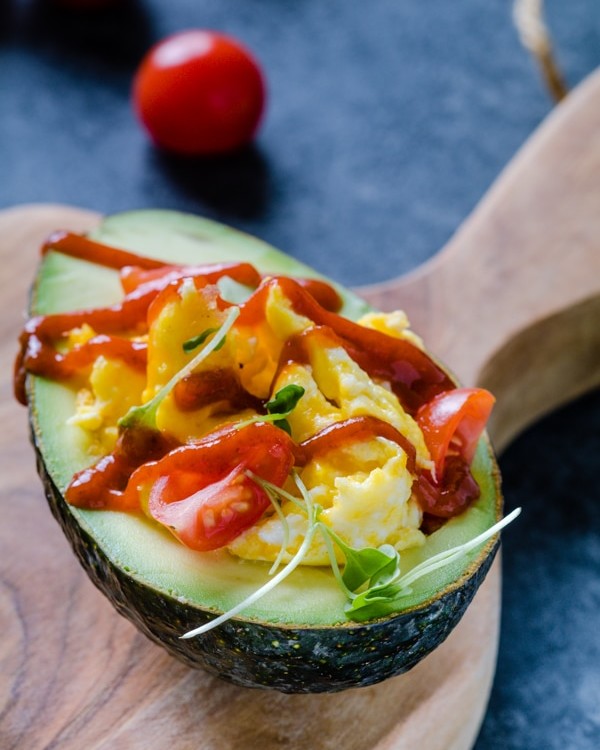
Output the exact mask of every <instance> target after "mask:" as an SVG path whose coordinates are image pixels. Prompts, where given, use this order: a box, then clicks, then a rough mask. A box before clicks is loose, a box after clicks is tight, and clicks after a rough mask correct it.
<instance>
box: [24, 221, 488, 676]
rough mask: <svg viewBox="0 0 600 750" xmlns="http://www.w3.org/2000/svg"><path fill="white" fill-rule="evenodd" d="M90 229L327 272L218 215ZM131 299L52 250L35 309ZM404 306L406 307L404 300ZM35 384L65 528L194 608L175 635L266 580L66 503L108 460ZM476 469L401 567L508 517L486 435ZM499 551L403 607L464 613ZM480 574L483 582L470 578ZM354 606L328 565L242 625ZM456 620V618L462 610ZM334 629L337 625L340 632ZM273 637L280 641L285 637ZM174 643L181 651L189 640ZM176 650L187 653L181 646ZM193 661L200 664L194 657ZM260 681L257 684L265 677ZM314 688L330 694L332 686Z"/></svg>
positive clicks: (348, 311) (153, 590)
mask: <svg viewBox="0 0 600 750" xmlns="http://www.w3.org/2000/svg"><path fill="white" fill-rule="evenodd" d="M90 235H91V237H92V238H94V239H97V240H99V241H101V242H104V243H106V244H109V245H113V246H115V247H118V248H122V249H126V250H130V251H133V252H136V253H139V254H141V255H146V256H149V257H155V258H159V259H162V260H165V261H167V262H171V263H173V262H175V263H184V264H186V263H187V264H194V263H195V264H197V263H206V262H223V261H238V260H239V261H248V262H250V263H253V264H254V265H255V266H256V267H257V268H258V269H259V270H260V271H261V272H263V273H265V272H267V273H268V272H271V273H281V274H286V275H290V276H294V275H296V276H319V274H317V273H316V272H315V271H313V270H311V269H309V268H308V267H306V266H304V265H302V264H301V263H299V262H298V261H296V260H294V259H293V258H290V257H288V256H286V255H284V254H283V253H280V252H279V251H277V250H275V249H273V248H271V247H270V246H268V245H267V244H265V243H263V242H261V241H259V240H257V239H255V238H252V237H250V236H247V235H244V234H241V233H239V232H237V231H235V230H232V229H229V228H227V227H224V226H222V225H220V224H216V223H214V222H210V221H207V220H204V219H200V218H197V217H193V216H188V215H183V214H179V213H176V212H170V211H137V212H131V213H124V214H119V215H115V216H112V217H109V218H107V219H105V220H104V222H103V223H102V224H101V225H100V226H99V227H98V228H97V229H96V230H94V231H93V232H91V233H90ZM336 288H337V289H338V291H340V293H341V294H342V296H343V299H344V309H343V311H342V312H343V314H344V315H346V316H347V317H349V318H352V319H357V318H359V317H360V316H361V315H362V314H364V313H365V312H366V311H367V310H368V309H369V308H368V306H367V305H366V303H365V302H363V301H362V300H360V299H359V298H358V297H356V296H355V295H354V294H352V293H351V292H348V291H347V290H344V289H341V288H340V287H339V286H337V285H336ZM238 291H239V290H238ZM121 297H122V292H121V288H120V284H119V279H118V274H117V272H116V271H113V270H110V269H106V268H102V267H99V266H97V265H94V264H90V263H88V262H85V261H81V260H77V259H74V258H71V257H68V256H65V255H62V254H60V253H57V252H50V253H48V254H47V255H46V256H45V257H44V259H43V261H42V263H41V266H40V269H39V272H38V275H37V279H36V282H35V285H34V288H33V294H32V303H31V313H32V314H36V315H40V314H48V313H56V312H66V311H71V310H77V309H87V308H90V307H96V306H106V305H110V304H112V303H114V302H117V301H118V300H119V299H121ZM398 302H399V306H401V300H399V301H398ZM29 390H30V396H31V398H30V409H31V418H32V428H33V435H34V441H35V444H36V447H37V449H38V451H39V453H40V454H41V459H42V462H43V463H42V468H43V471H42V473H43V474H44V473H47V474H48V475H49V477H50V479H51V481H52V483H53V485H55V488H54V490H53V494H54V496H55V498H56V496H58V498H59V502H61V509H60V511H59V513H57V515H61V516H62V519H61V523H63V525H65V524H67V525H69V526H70V527H76V528H77V529H79V530H80V531H75V532H73V531H72V529H71V532H70V533H71V535H72V533H75V534H76V535H77V534H81V536H82V537H83V538H85V539H88V538H90V539H91V540H93V546H94V549H97V550H98V551H99V552H98V554H99V555H100V556H101V558H102V560H103V561H107V562H106V564H107V565H109V566H113V567H114V569H115V570H117V571H118V572H119V575H123V576H125V577H126V579H127V580H128V581H131V582H132V585H134V586H135V590H136V592H138V593H139V591H142V592H143V594H142V595H143V596H146V597H148V598H151V597H153V596H154V597H156V598H157V600H158V599H160V601H161V602H162V601H163V600H164V601H171V602H174V603H176V608H177V607H179V609H181V607H183V608H184V609H185V613H186V617H185V618H184V619H185V620H186V625H185V627H184V625H183V624H182V625H181V629H179V630H178V628H177V622H180V621H181V617H179V619H178V620H177V622H176V621H175V617H174V621H173V622H165V623H164V626H165V627H173V628H174V629H175V636H174V637H176V636H177V635H181V634H183V632H185V630H186V629H187V628H188V627H193V626H194V625H195V624H196V623H195V615H194V612H195V611H197V612H198V623H197V624H202V622H204V621H205V620H206V619H207V616H206V612H209V613H220V612H223V611H226V610H227V609H229V608H231V607H233V606H235V605H236V604H238V603H239V602H240V601H241V600H243V599H245V598H246V597H247V596H248V595H249V594H251V593H252V592H254V591H255V590H256V589H258V588H259V587H260V586H262V585H263V584H264V583H265V582H266V581H267V580H268V570H269V567H270V565H269V564H266V563H257V562H249V561H244V560H240V559H237V558H235V557H233V556H231V555H230V554H229V553H227V552H225V551H217V552H211V553H199V552H194V551H192V550H190V549H187V548H186V547H184V546H183V545H181V544H180V543H179V542H178V541H177V540H175V538H174V537H172V536H171V535H170V534H169V533H168V532H167V531H165V530H164V529H162V528H159V526H158V525H156V524H154V523H153V522H152V521H150V520H148V519H146V518H144V517H142V516H138V515H130V514H123V513H116V512H109V511H84V510H78V509H76V508H72V507H70V506H67V505H66V504H65V503H64V500H62V501H61V499H60V493H63V492H64V490H65V488H66V487H67V485H68V483H69V481H70V480H71V478H72V476H73V474H74V473H75V472H76V471H78V470H80V469H82V468H84V467H85V466H88V465H90V464H92V463H94V462H95V461H96V460H97V458H98V457H97V456H93V455H90V453H89V452H88V445H87V444H86V438H85V435H84V433H83V431H82V430H80V428H78V427H76V426H71V425H69V424H68V419H69V417H70V416H71V415H72V414H73V413H74V412H75V392H74V390H73V389H71V388H69V387H67V386H64V385H61V384H60V383H56V382H52V381H49V380H45V379H43V378H30V382H29ZM473 473H474V476H475V478H476V479H477V481H478V483H479V485H480V487H481V497H480V499H479V501H478V502H477V503H476V504H475V505H473V506H472V507H471V508H470V509H469V510H468V511H467V512H465V513H464V514H462V516H460V517H458V518H455V519H452V520H451V521H449V522H448V523H446V524H445V525H444V526H443V527H442V528H441V529H439V530H438V531H436V532H435V533H433V534H431V535H430V536H429V537H428V540H427V542H426V544H425V545H424V546H423V547H421V548H419V549H415V550H412V551H408V552H404V553H402V556H401V562H402V571H403V572H406V571H408V570H409V569H410V568H412V567H413V566H414V565H416V564H418V563H419V562H421V561H423V560H424V559H426V558H427V557H429V556H431V555H433V554H435V553H437V552H440V551H442V550H445V549H449V548H450V547H453V546H456V545H458V544H461V543H463V542H465V541H467V540H469V539H471V538H473V537H475V536H477V535H478V534H480V533H481V532H483V531H485V530H486V529H488V528H489V527H490V526H492V525H493V524H494V523H495V522H496V521H497V520H498V517H499V514H500V512H501V500H500V492H499V486H498V474H497V469H496V465H495V461H494V458H493V454H492V451H491V449H490V446H489V443H488V441H487V439H482V440H481V442H480V445H479V448H478V451H477V455H476V458H475V462H474V465H473ZM56 489H58V491H59V492H58V493H57V492H56ZM50 494H52V493H50ZM55 513H56V510H55ZM65 519H66V520H65ZM72 521H74V522H75V524H73V523H72ZM86 544H87V542H86ZM493 548H494V542H489V543H488V544H487V545H486V546H485V547H484V548H482V549H480V550H478V551H475V552H473V553H471V554H470V555H469V556H468V557H467V558H465V559H463V560H462V561H459V562H456V563H454V564H453V565H450V566H448V567H446V568H442V569H439V570H437V571H436V572H435V573H432V574H430V575H428V576H427V577H425V578H422V579H421V580H419V581H418V582H417V583H416V584H415V585H414V586H413V591H412V593H411V594H410V595H409V596H407V597H406V598H405V601H404V607H403V610H402V611H403V613H410V612H417V611H419V612H422V611H424V612H425V613H427V611H428V608H435V607H436V606H438V609H439V606H443V603H444V601H446V599H444V597H447V596H448V595H449V594H451V595H452V596H458V595H460V596H461V597H462V599H465V601H466V603H464V605H463V604H461V606H462V610H464V608H465V607H466V604H467V603H468V601H469V600H470V598H471V596H472V595H473V593H474V590H475V589H476V587H477V585H478V583H479V582H480V580H481V579H482V577H483V574H480V573H481V571H482V570H483V569H484V568H485V569H487V567H488V565H489V558H490V552H491V551H492V549H493ZM80 556H81V555H80ZM103 564H105V563H103ZM483 572H485V571H484V570H483ZM474 580H476V583H475V584H473V583H472V581H474ZM99 585H100V584H99ZM101 587H103V586H101ZM465 588H466V589H469V588H471V589H472V591H467V594H464V592H463V591H461V589H465ZM137 595H138V594H136V596H137ZM111 598H112V597H111ZM462 599H461V601H462ZM453 601H454V600H453ZM440 602H441V605H440ZM344 604H345V598H344V595H343V594H342V592H341V591H340V589H339V587H338V585H337V583H336V581H335V579H334V577H333V574H332V573H331V571H330V569H329V568H313V567H307V566H304V567H303V566H301V567H300V568H298V569H297V570H296V571H294V573H293V574H292V575H291V576H290V577H289V578H287V579H286V580H285V581H284V582H283V583H281V584H280V585H279V586H278V587H276V588H275V589H274V590H273V591H272V592H270V593H269V594H268V595H266V596H265V597H264V598H262V599H261V600H260V601H258V602H256V603H255V604H254V605H253V606H252V607H249V608H248V609H247V610H246V611H244V612H243V613H242V615H241V616H239V617H238V618H236V620H235V622H238V623H241V624H244V626H251V624H252V623H262V624H273V625H275V626H277V627H279V628H284V629H291V630H290V631H289V632H296V631H295V630H293V629H294V628H296V629H299V630H303V629H304V630H305V631H310V632H311V633H313V635H314V633H315V628H316V629H317V631H316V632H321V631H322V629H323V626H325V629H327V626H335V625H338V626H339V625H341V626H343V628H344V629H351V628H354V629H360V628H361V627H362V626H359V625H357V624H356V623H350V622H349V621H348V619H347V617H346V615H345V613H344ZM180 605H181V607H180ZM449 606H450V605H449ZM452 606H455V603H454V604H452ZM118 608H119V609H120V610H123V609H124V608H126V606H125V607H124V606H123V604H122V603H121V606H119V607H118ZM462 610H461V614H462ZM161 612H162V614H161V616H162V617H164V618H165V619H167V620H168V619H169V611H168V609H162V610H161ZM436 617H437V615H436ZM452 617H453V619H454V620H456V619H457V617H455V616H454V614H453V615H452ZM132 619H133V618H132ZM387 619H393V618H387ZM225 627H226V626H225ZM436 627H437V626H436ZM142 629H144V628H142ZM149 629H150V630H151V631H152V632H151V633H149V634H150V635H151V637H153V638H155V639H156V640H161V637H160V629H161V623H160V622H159V623H158V624H156V623H155V627H151V628H149ZM319 629H321V630H319ZM335 630H336V631H338V630H339V628H335ZM447 630H448V628H445V629H444V632H443V633H441V634H440V635H439V637H438V636H436V637H434V638H433V641H432V644H430V645H429V646H428V647H427V649H428V650H431V648H432V647H435V645H437V642H439V641H441V640H442V639H443V638H444V637H445V635H446V631H447ZM278 632H281V631H280V630H279V631H278ZM330 632H331V631H330ZM157 633H158V636H157ZM180 643H191V642H187V641H186V642H180ZM270 643H277V644H278V645H279V642H278V641H270ZM163 645H164V644H163ZM294 647H295V646H294ZM175 650H178V651H179V650H180V649H179V646H177V647H176V649H175ZM178 655H179V656H180V657H181V653H179V654H178ZM183 658H184V660H188V661H190V660H189V659H187V657H186V655H185V654H184V656H183ZM203 658H204V657H203ZM191 661H193V660H191ZM195 666H197V664H195ZM201 666H206V664H204V663H203V664H201ZM409 666H410V665H409ZM209 668H212V669H213V671H216V672H217V673H219V674H221V675H222V676H225V677H227V678H229V679H233V680H234V681H236V682H239V683H240V684H254V680H253V679H247V678H246V677H240V678H239V679H238V678H237V677H236V675H235V674H234V673H233V672H234V671H235V670H234V669H233V668H232V669H233V671H232V670H229V672H228V670H227V669H226V668H222V667H221V666H219V665H217V666H216V667H214V665H213V666H212V667H211V665H209ZM405 668H408V666H402V668H401V669H398V668H397V666H396V667H394V669H395V671H396V672H398V671H403V670H404V669H405ZM383 676H387V675H383ZM302 679H303V680H304V679H305V677H303V678H302ZM269 680H270V678H269V677H268V676H267V677H265V678H264V680H262V684H271V683H270V682H269ZM352 680H353V682H352ZM352 680H350V682H348V681H346V682H340V685H339V686H337V687H336V686H335V685H334V686H333V687H332V688H331V689H340V686H342V687H345V686H348V684H368V683H369V682H373V681H377V680H376V679H372V678H371V677H369V678H368V679H367V680H366V681H365V680H362V679H354V678H352ZM260 682H261V680H260V679H259V680H258V683H260ZM292 683H293V680H292V681H291V683H290V682H289V680H288V678H287V677H282V678H281V680H280V682H279V683H277V684H276V685H275V686H276V687H278V688H279V689H282V690H307V691H308V690H311V689H313V688H311V687H308V688H306V687H298V685H294V684H292ZM290 685H291V686H290ZM315 689H323V690H324V689H329V687H328V686H325V687H323V686H321V687H319V688H315Z"/></svg>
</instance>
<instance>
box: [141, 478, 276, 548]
mask: <svg viewBox="0 0 600 750" xmlns="http://www.w3.org/2000/svg"><path fill="white" fill-rule="evenodd" d="M188 479H189V477H188ZM196 485H197V483H196ZM180 492H181V482H180V478H178V477H177V476H171V477H161V478H160V479H159V480H158V481H157V482H156V483H155V484H154V485H153V487H152V489H151V490H150V498H149V501H148V511H149V513H150V515H151V516H152V517H153V518H154V519H155V520H156V521H159V522H160V523H162V524H163V525H164V526H166V527H167V528H168V529H169V530H170V531H171V533H172V534H173V535H174V536H175V537H177V539H179V541H180V542H182V543H183V544H185V545H186V547H191V549H195V550H200V551H207V550H214V549H219V547H224V546H225V545H226V544H228V543H229V542H231V541H232V540H233V539H235V538H236V536H238V535H239V534H241V533H242V532H243V531H245V530H246V529H248V528H250V526H253V525H254V524H255V523H256V522H257V521H258V519H259V518H260V517H261V516H262V514H263V513H264V511H265V510H266V509H267V507H268V506H269V498H268V497H267V494H266V492H265V491H264V490H263V489H262V488H261V487H259V485H258V484H256V482H254V481H252V479H250V478H249V477H247V476H246V475H245V474H244V467H242V466H238V467H236V468H235V469H232V471H230V472H229V474H228V475H227V476H226V477H224V478H223V479H221V480H219V481H217V482H213V483H212V484H208V485H206V486H205V487H201V488H200V489H197V490H196V491H195V492H192V494H190V495H187V496H184V497H183V499H181V500H177V499H173V498H177V497H178V496H179V495H180Z"/></svg>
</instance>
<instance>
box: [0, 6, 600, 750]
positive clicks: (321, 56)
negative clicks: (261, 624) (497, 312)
mask: <svg viewBox="0 0 600 750" xmlns="http://www.w3.org/2000/svg"><path fill="white" fill-rule="evenodd" d="M88 2H89V0H88ZM67 4H70V5H73V6H75V7H65V5H67ZM84 5H85V0H70V2H69V3H67V0H63V2H62V4H61V3H59V0H55V1H54V2H53V1H52V0H0V169H1V175H0V207H8V206H12V205H16V204H21V203H30V202H53V203H68V204H73V205H77V206H81V207H85V208H91V209H95V210H97V211H100V212H103V213H113V212H117V211H122V210H128V209H132V208H142V207H143V208H146V207H162V208H175V209H179V210H184V211H191V212H195V213H199V214H202V215H205V216H208V217H210V218H214V219H217V220H219V221H222V222H225V223H227V224H231V225H233V226H235V227H237V228H240V229H243V230H246V231H249V232H251V233H253V234H256V235H258V236H260V237H262V238H263V239H265V240H267V241H268V242H270V243H272V244H273V245H275V246H276V247H279V248H280V249H282V250H284V251H285V252H287V253H289V254H291V255H294V256H296V257H298V258H300V259H302V260H303V261H306V262H307V263H309V264H311V265H313V266H315V267H316V268H318V269H319V270H320V271H322V272H324V273H326V274H328V275H330V276H333V277H335V278H336V279H338V280H339V281H341V282H343V283H345V284H347V285H358V284H366V283H372V282H376V281H380V280H383V279H387V278H390V277H391V276H395V275H397V274H400V273H403V272H405V271H408V270H410V269H412V268H414V267H416V266H417V265H419V264H420V263H422V262H423V261H425V260H426V259H427V258H429V257H431V256H432V255H433V254H434V253H435V252H436V251H437V250H438V249H439V248H441V247H442V246H443V245H444V244H445V242H446V241H447V240H448V239H449V237H450V236H451V235H452V233H453V232H454V231H455V230H456V228H457V227H458V226H459V224H460V223H461V222H462V221H463V220H464V219H465V217H466V216H467V215H468V214H469V213H470V211H471V210H472V209H473V207H474V206H475V205H476V203H477V202H478V200H479V199H480V198H481V197H482V195H483V194H484V193H485V191H486V190H487V188H488V187H489V186H490V184H491V183H492V182H493V180H494V179H495V178H496V177H497V175H498V174H499V173H500V171H501V170H502V168H503V167H504V166H505V165H506V163H507V162H508V161H509V160H510V158H511V157H512V156H513V155H514V153H515V152H516V151H517V150H518V148H519V147H520V146H521V145H522V144H523V142H524V141H525V140H526V139H527V137H528V136H529V135H530V133H531V132H532V131H533V130H534V129H535V128H536V126H537V125H538V124H539V123H540V122H541V121H542V120H543V119H544V117H545V116H546V115H547V114H548V113H549V111H550V110H551V108H552V106H553V102H552V100H551V98H550V96H549V94H548V92H547V89H546V88H545V86H544V83H543V81H542V78H541V76H540V74H539V71H538V69H537V67H536V65H535V64H534V62H533V61H532V59H531V57H530V56H529V55H528V53H527V52H526V51H525V50H524V49H523V47H522V46H521V44H520V42H519V39H518V35H517V33H516V30H515V27H514V25H513V21H512V17H511V2H509V0H487V1H486V2H481V0H455V2H447V1H445V0H429V2H427V3H424V2H422V1H421V0H371V2H369V3H357V2H351V1H350V0H296V2H285V1H284V0H219V1H218V2H217V0H114V3H113V4H112V5H111V7H107V8H96V9H89V8H88V9H85V8H84V7H83V6H84ZM77 6H79V7H77ZM546 20H547V23H548V26H549V28H550V32H551V34H552V37H553V40H554V45H555V48H556V53H557V58H558V61H559V64H560V66H561V69H562V71H563V73H564V75H565V78H566V80H567V81H568V83H569V85H571V86H574V85H576V84H577V83H578V82H579V81H580V80H581V79H582V78H584V77H585V76H586V75H587V74H588V73H590V72H591V71H592V70H593V69H594V68H595V67H597V66H598V64H599V63H600V4H599V3H598V2H597V0H570V2H568V3H565V2H561V1H560V0H549V1H548V2H547V3H546ZM188 28H208V29H216V30H220V31H223V32H225V33H228V34H231V35H233V36H235V37H237V38H238V39H239V40H241V41H242V42H243V43H244V44H245V45H246V46H247V47H248V48H249V49H250V50H251V51H252V52H253V53H254V55H255V57H256V58H257V59H258V61H259V62H260V64H261V66H262V69H263V71H264V73H265V76H266V79H267V85H268V92H269V93H268V96H269V98H268V104H267V111H266V115H265V118H264V121H263V125H262V128H261V130H260V132H259V135H258V137H257V139H256V141H255V143H254V145H252V146H250V147H247V148H245V149H243V150H242V151H241V152H239V153H235V154H233V155H229V156H224V157H218V158H216V157H215V158H204V159H198V158H184V157H174V156H171V155H168V154H166V153H163V152H160V151H159V150H157V149H156V148H154V147H153V146H152V145H151V144H150V142H149V140H148V138H147V136H146V135H145V133H144V132H143V131H142V129H141V128H140V126H139V124H138V123H137V121H136V119H135V116H134V114H133V112H132V108H131V104H130V89H131V81H132V76H133V74H134V71H135V69H136V67H137V66H138V64H139V62H140V60H141V58H142V56H143V55H144V53H145V52H146V51H147V50H148V49H149V47H150V46H151V45H152V44H153V43H154V42H156V41H157V40H159V39H161V38H163V37H165V36H166V35H168V34H171V33H173V32H176V31H179V30H182V29H188ZM7 270H8V269H5V271H4V272H7ZM599 455H600V396H599V394H598V393H595V394H591V395H589V396H587V397H585V398H584V399H582V400H580V401H579V402H577V403H575V404H572V405H570V406H569V407H567V408H566V409H563V410H562V411H560V412H557V413H555V414H553V415H552V416H550V417H549V418H547V419H545V420H543V421H542V422H540V423H539V424H538V425H536V426H535V427H534V428H532V429H530V430H529V431H528V432H527V433H526V434H524V435H523V436H521V437H520V438H519V439H518V440H517V441H515V442H514V443H513V445H512V446H511V447H510V448H509V449H508V450H507V451H506V452H505V454H504V455H503V457H502V459H501V466H502V469H503V473H504V483H505V494H506V499H507V506H508V508H509V509H511V508H512V507H514V506H517V505H522V506H523V507H524V509H525V514H524V516H523V517H522V518H521V519H520V520H519V522H518V523H517V524H515V526H514V528H511V529H510V530H509V532H508V533H507V534H506V535H505V541H504V545H505V554H504V566H505V590H504V611H503V622H502V641H501V648H500V659H499V666H498V673H497V677H496V682H495V685H494V690H493V693H492V699H491V703H490V707H489V711H488V714H487V717H486V720H485V723H484V725H483V728H482V731H481V734H480V737H479V740H478V743H477V745H476V748H477V750H495V749H496V748H498V749H500V748H502V749H503V750H509V749H515V750H516V749H517V748H523V749H525V748H527V750H537V749H539V750H542V749H543V750H553V749H555V748H556V749H558V748H560V750H563V749H564V748H577V749H581V750H588V748H589V750H592V748H593V749H594V750H596V749H597V748H598V747H599V746H600V642H599V639H598V631H597V626H596V624H595V623H596V622H597V618H598V612H599V611H600V576H599V575H598V573H599V572H600V531H599V530H600V524H599V523H598V520H599V516H600V505H599V504H598V502H597V497H598V493H597V487H596V479H597V473H598V456H599ZM549 467H552V470H551V472H550V470H549ZM424 750H426V749H424Z"/></svg>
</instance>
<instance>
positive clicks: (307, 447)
mask: <svg viewBox="0 0 600 750" xmlns="http://www.w3.org/2000/svg"><path fill="white" fill-rule="evenodd" d="M375 437H382V438H386V439H387V440H391V441H392V442H394V443H396V444H397V445H399V446H400V447H401V448H402V450H403V451H404V452H405V453H406V456H407V461H406V466H407V468H408V470H409V471H410V472H411V474H414V473H415V471H416V455H417V452H416V450H415V447H414V445H413V444H412V443H411V442H410V441H409V440H407V438H405V437H404V435H402V434H401V433H400V432H398V430H397V429H396V428H395V427H393V426H392V425H391V424H389V423H388V422H384V421H383V420H381V419H378V418H377V417H372V416H361V417H351V418H350V419H345V420H343V421H341V422H335V423H334V424H331V425H328V426H327V427H325V428H324V429H323V430H321V431H320V432H317V433H316V434H315V435H312V436H311V437H309V438H308V439H307V440H304V441H303V442H302V443H300V445H299V446H298V450H297V451H296V463H297V464H298V465H300V466H303V465H304V464H306V463H308V461H310V460H311V459H313V458H316V457H318V456H322V455H324V454H326V453H327V452H328V451H331V450H335V449H338V448H340V447H341V446H343V445H348V444H352V443H356V442H361V441H366V440H371V439H372V438H375Z"/></svg>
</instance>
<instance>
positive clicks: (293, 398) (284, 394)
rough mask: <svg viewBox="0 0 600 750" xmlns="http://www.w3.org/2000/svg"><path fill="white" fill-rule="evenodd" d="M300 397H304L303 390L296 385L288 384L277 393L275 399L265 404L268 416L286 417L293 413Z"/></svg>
mask: <svg viewBox="0 0 600 750" xmlns="http://www.w3.org/2000/svg"><path fill="white" fill-rule="evenodd" d="M302 396H304V388H303V387H302V386H301V385H296V383H290V384H289V385H286V386H285V387H283V388H281V389H280V390H279V391H277V393H276V394H275V398H273V399H271V401H268V402H267V404H266V408H267V411H268V412H269V414H284V415H285V416H288V415H289V414H291V413H292V412H293V411H294V409H295V408H296V406H297V405H298V401H300V399H301V398H302Z"/></svg>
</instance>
